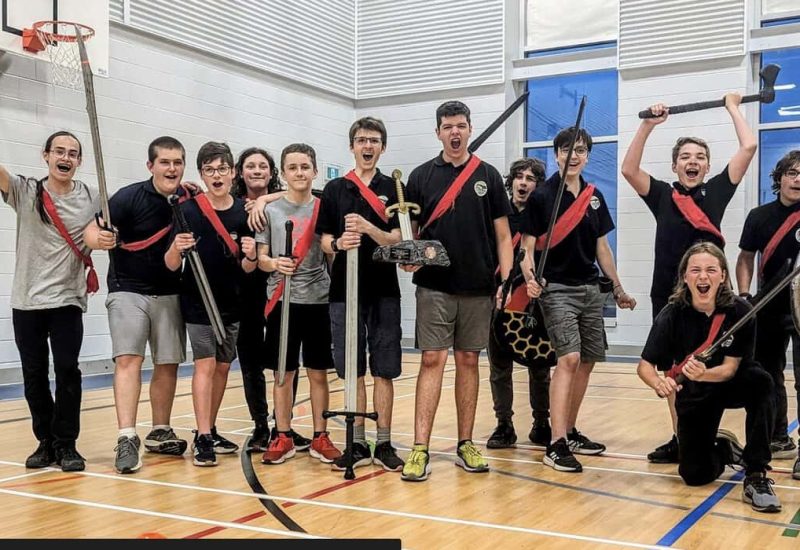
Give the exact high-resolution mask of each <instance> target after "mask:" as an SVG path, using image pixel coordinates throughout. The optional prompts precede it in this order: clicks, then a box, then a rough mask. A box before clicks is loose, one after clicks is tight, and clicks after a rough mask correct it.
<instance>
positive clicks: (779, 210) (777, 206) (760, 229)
mask: <svg viewBox="0 0 800 550" xmlns="http://www.w3.org/2000/svg"><path fill="white" fill-rule="evenodd" d="M798 210H800V203H797V204H794V205H792V206H784V205H783V204H782V203H781V201H780V200H779V199H776V200H774V201H772V202H770V203H767V204H764V205H762V206H759V207H757V208H753V209H752V210H751V211H750V213H749V214H748V215H747V219H746V220H745V221H744V228H743V229H742V236H741V238H740V239H739V248H741V249H742V250H746V251H748V252H761V253H762V254H763V252H764V249H765V248H766V247H767V244H768V243H769V241H770V239H772V236H773V235H775V233H777V232H778V229H779V228H780V226H781V225H783V222H785V221H786V218H788V217H789V216H791V215H792V214H794V213H795V212H797V211H798ZM798 252H800V230H798V228H797V227H795V228H794V229H792V230H790V231H789V232H788V233H787V234H786V235H785V236H784V237H783V239H782V240H781V241H780V243H779V244H778V246H777V248H775V251H774V252H773V253H772V256H770V258H769V260H768V261H767V263H766V265H764V277H763V279H761V280H760V281H759V288H760V287H762V286H764V285H765V284H766V283H767V282H770V281H772V279H774V278H775V277H776V276H778V275H779V274H780V273H781V271H782V270H783V269H784V268H785V266H786V265H787V264H793V263H794V261H795V258H796V257H797V254H798ZM757 260H758V261H757V262H756V265H755V272H756V273H758V266H759V263H760V260H759V259H758V258H757ZM790 267H791V265H790ZM785 273H787V274H788V271H786V272H785ZM766 307H768V308H769V309H770V310H771V311H772V312H775V313H779V314H784V313H789V288H788V287H787V288H785V289H784V290H783V291H782V292H781V293H780V294H779V295H778V296H776V297H775V298H773V300H772V302H771V303H770V304H769V305H767V306H766Z"/></svg>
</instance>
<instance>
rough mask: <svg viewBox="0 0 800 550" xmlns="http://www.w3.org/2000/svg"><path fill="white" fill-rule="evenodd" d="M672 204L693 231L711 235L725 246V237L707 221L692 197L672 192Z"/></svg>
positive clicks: (675, 191) (676, 191)
mask: <svg viewBox="0 0 800 550" xmlns="http://www.w3.org/2000/svg"><path fill="white" fill-rule="evenodd" d="M672 202H674V203H675V206H677V207H678V210H679V211H680V213H681V214H683V217H684V218H686V221H688V222H689V223H690V224H692V227H694V228H695V229H699V230H700V231H705V232H706V233H711V234H712V235H714V236H715V237H717V238H719V239H720V240H721V241H722V244H723V245H724V244H725V237H723V236H722V233H720V230H719V229H717V228H716V227H715V226H714V224H713V223H711V221H710V220H709V219H708V216H706V213H705V212H703V211H702V210H701V209H700V207H699V206H697V203H696V202H694V200H692V197H690V196H689V195H683V194H681V193H679V192H678V190H677V189H673V190H672Z"/></svg>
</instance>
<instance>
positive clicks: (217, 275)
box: [162, 198, 260, 325]
mask: <svg viewBox="0 0 800 550" xmlns="http://www.w3.org/2000/svg"><path fill="white" fill-rule="evenodd" d="M181 210H182V211H183V215H184V217H185V218H186V222H187V223H188V225H189V228H190V229H191V230H192V234H193V235H194V238H195V242H196V243H197V244H196V248H197V252H198V254H199V255H200V261H201V263H202V264H203V270H204V271H205V273H206V278H207V279H208V285H209V286H210V287H211V292H212V294H213V295H214V300H215V301H216V303H217V309H218V310H219V313H220V316H221V317H222V321H223V323H225V324H226V325H227V324H229V323H235V322H236V321H238V320H239V318H240V286H239V285H240V282H241V273H242V267H241V259H242V258H243V257H244V256H243V255H242V252H241V240H242V237H252V236H253V231H252V230H251V229H250V228H249V227H248V225H247V212H245V209H244V201H243V200H242V199H239V198H234V199H233V205H231V207H230V208H228V209H227V210H217V211H216V212H217V216H219V219H220V221H221V222H222V225H223V226H225V229H227V230H228V233H229V235H230V236H231V238H232V239H233V240H234V241H236V244H237V245H239V254H238V255H237V256H233V255H232V254H231V251H230V249H229V248H228V246H227V245H226V244H225V241H224V240H222V237H221V236H220V235H219V234H218V233H217V231H216V230H215V229H214V227H213V226H212V225H211V222H209V221H208V219H207V218H206V217H205V216H204V215H203V213H202V212H201V211H200V207H199V206H197V202H195V201H193V200H190V201H186V202H185V203H183V204H182V205H181ZM181 232H182V230H181V229H180V228H179V227H177V226H176V227H173V229H172V235H171V237H170V239H169V242H170V243H172V241H173V240H174V238H175V235H176V234H178V233H181ZM162 261H163V260H162ZM178 271H179V272H180V274H181V292H180V294H181V313H183V319H184V321H186V322H187V323H196V324H201V325H209V324H211V322H210V321H209V319H208V314H207V313H206V309H205V306H203V299H202V298H201V296H200V291H199V290H198V287H197V283H196V281H195V275H194V270H192V267H191V264H190V263H189V261H188V259H187V260H186V261H184V262H183V268H182V269H181V270H178ZM254 299H256V298H254ZM259 299H260V298H259Z"/></svg>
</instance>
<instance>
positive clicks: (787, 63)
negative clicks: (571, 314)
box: [761, 48, 800, 123]
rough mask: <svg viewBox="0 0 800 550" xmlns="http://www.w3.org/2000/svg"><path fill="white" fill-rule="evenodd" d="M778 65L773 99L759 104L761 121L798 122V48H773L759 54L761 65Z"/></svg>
mask: <svg viewBox="0 0 800 550" xmlns="http://www.w3.org/2000/svg"><path fill="white" fill-rule="evenodd" d="M770 63H776V64H778V65H780V67H781V72H780V73H778V80H777V81H776V82H775V86H776V88H779V87H781V86H785V87H786V89H780V88H779V89H776V90H775V101H773V102H772V103H762V104H761V122H762V123H763V122H798V123H800V48H794V49H791V50H775V51H771V52H764V53H763V54H761V65H762V66H764V65H769V64H770Z"/></svg>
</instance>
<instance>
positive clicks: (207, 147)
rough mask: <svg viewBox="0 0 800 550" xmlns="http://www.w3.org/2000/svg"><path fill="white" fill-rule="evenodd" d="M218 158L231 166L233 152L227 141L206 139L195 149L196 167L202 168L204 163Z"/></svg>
mask: <svg viewBox="0 0 800 550" xmlns="http://www.w3.org/2000/svg"><path fill="white" fill-rule="evenodd" d="M217 159H220V160H221V161H222V162H224V163H226V164H227V165H228V166H230V167H231V168H233V153H231V148H230V147H228V144H227V143H223V142H221V141H207V142H205V143H204V144H203V145H202V146H201V147H200V150H199V151H197V169H198V170H200V169H201V168H203V165H204V164H208V163H210V162H214V161H215V160H217Z"/></svg>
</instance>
